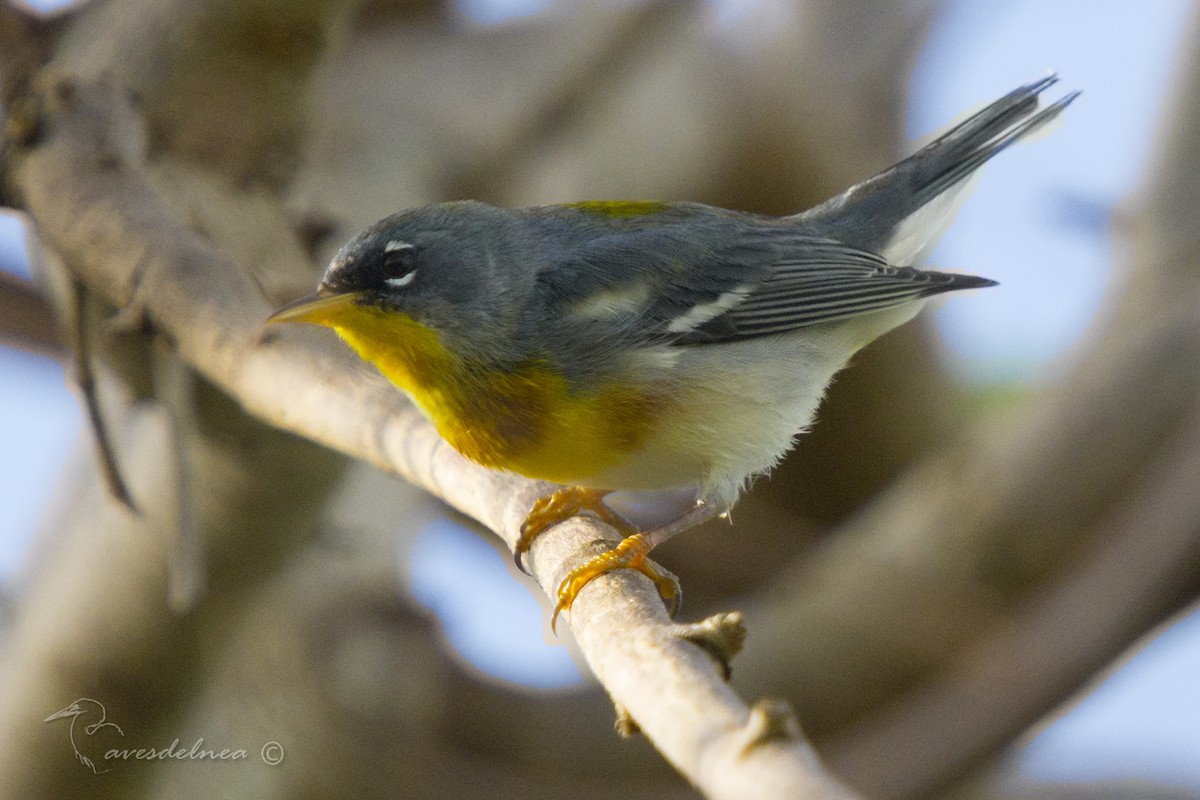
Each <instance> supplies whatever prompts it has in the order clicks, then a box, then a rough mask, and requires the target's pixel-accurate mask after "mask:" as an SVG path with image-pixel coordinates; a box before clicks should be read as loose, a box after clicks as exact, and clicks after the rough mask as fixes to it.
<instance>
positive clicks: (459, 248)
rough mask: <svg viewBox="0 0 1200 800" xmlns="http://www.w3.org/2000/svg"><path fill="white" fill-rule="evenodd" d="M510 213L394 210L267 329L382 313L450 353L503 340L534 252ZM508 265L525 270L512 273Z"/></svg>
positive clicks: (362, 319)
mask: <svg viewBox="0 0 1200 800" xmlns="http://www.w3.org/2000/svg"><path fill="white" fill-rule="evenodd" d="M528 236H529V234H528V233H527V232H526V231H525V229H524V227H523V226H521V225H520V223H519V222H518V221H517V220H516V218H515V217H514V216H513V215H512V214H511V212H508V211H504V210H501V209H497V208H493V207H491V206H488V205H485V204H483V203H475V202H457V203H442V204H438V205H432V206H423V207H421V208H416V209H412V210H409V211H402V212H400V213H398V214H394V215H392V216H390V217H387V218H385V219H383V220H380V221H379V222H377V223H375V224H374V225H371V226H370V227H368V228H366V229H364V230H362V231H360V232H359V233H358V234H356V235H355V236H354V237H353V238H352V239H350V241H349V242H347V243H346V244H345V245H344V246H343V247H342V248H341V249H340V250H339V251H338V252H337V254H336V255H335V256H334V257H333V260H332V261H331V262H330V264H329V266H328V267H327V268H326V270H325V274H324V275H323V276H322V278H321V282H320V285H319V286H318V288H317V291H316V293H314V294H312V295H309V296H308V297H303V298H301V299H299V300H297V301H295V302H293V303H289V304H288V305H286V306H284V307H283V308H281V309H279V310H278V311H276V312H275V313H274V314H273V315H272V316H271V317H270V318H269V321H271V322H310V323H315V324H318V325H326V326H329V327H334V328H338V327H346V328H352V327H355V326H356V325H358V324H367V323H366V321H367V320H369V319H371V318H372V317H373V316H375V312H379V311H383V312H386V313H388V314H391V315H399V316H402V317H406V318H410V319H411V320H413V321H415V322H417V323H419V324H420V325H422V326H424V327H426V328H429V329H431V330H433V331H435V332H436V333H437V334H438V335H439V336H440V337H441V338H443V339H445V340H447V343H448V344H451V345H453V348H454V349H455V350H456V351H458V352H463V351H464V350H466V351H470V350H471V349H472V348H473V347H474V346H476V345H478V344H479V343H480V342H481V341H487V340H489V339H490V340H492V341H493V342H494V341H496V339H497V338H503V337H504V336H505V335H506V334H508V333H510V332H511V331H512V330H513V329H514V327H515V325H516V322H517V320H516V314H515V311H516V309H517V308H519V303H518V304H514V303H513V302H506V298H507V297H508V296H511V295H512V294H514V293H522V294H523V293H524V292H526V291H528V289H529V288H530V287H531V286H532V284H533V279H534V277H535V274H536V270H535V268H534V267H533V266H531V265H529V261H530V259H533V258H537V257H538V253H537V250H536V245H535V243H533V242H531V241H530V240H529V238H528ZM514 265H520V266H522V267H527V268H524V269H520V268H519V269H513V268H512V267H513V266H514Z"/></svg>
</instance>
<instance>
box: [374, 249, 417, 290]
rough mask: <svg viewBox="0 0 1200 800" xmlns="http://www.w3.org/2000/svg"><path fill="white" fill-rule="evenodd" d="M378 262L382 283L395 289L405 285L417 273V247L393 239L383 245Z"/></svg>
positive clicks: (410, 281)
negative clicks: (380, 268)
mask: <svg viewBox="0 0 1200 800" xmlns="http://www.w3.org/2000/svg"><path fill="white" fill-rule="evenodd" d="M380 263H381V264H382V272H383V282H384V283H386V284H387V285H388V286H391V287H394V288H397V289H398V288H401V287H404V286H407V285H408V284H410V283H412V281H413V278H415V277H416V274H417V248H416V247H414V246H413V245H411V244H409V243H408V242H401V241H397V240H394V239H393V240H392V241H390V242H388V243H387V244H386V245H384V247H383V257H382V259H380Z"/></svg>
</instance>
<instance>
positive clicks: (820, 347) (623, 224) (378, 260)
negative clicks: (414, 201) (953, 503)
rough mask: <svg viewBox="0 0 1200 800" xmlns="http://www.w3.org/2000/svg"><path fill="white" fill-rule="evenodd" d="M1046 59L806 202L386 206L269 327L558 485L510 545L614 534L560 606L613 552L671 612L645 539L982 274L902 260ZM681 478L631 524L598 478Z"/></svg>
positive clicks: (672, 526) (1045, 112) (734, 478)
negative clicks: (993, 96) (359, 363)
mask: <svg viewBox="0 0 1200 800" xmlns="http://www.w3.org/2000/svg"><path fill="white" fill-rule="evenodd" d="M1055 80H1056V78H1055V77H1054V76H1053V75H1051V76H1048V77H1046V78H1043V79H1041V80H1038V81H1035V82H1033V83H1030V84H1028V85H1026V86H1022V87H1020V88H1018V89H1016V90H1015V91H1013V92H1010V93H1009V94H1007V95H1005V96H1004V97H1002V98H1000V99H999V100H997V101H995V102H994V103H992V104H991V105H989V106H987V107H986V108H984V109H983V110H982V111H979V112H978V113H976V114H974V115H973V116H971V117H969V118H968V119H966V120H965V121H964V122H962V123H960V124H958V125H956V126H955V127H953V128H952V129H951V130H950V131H948V132H947V133H945V134H944V135H942V136H941V137H939V138H937V139H936V140H935V141H933V142H932V143H931V144H929V145H928V146H926V147H925V148H923V149H922V150H920V151H919V152H917V153H916V154H915V155H913V156H910V157H909V158H907V159H905V160H903V161H901V162H900V163H899V164H896V165H895V166H893V167H892V168H890V169H888V170H886V171H885V172H882V173H880V174H879V175H876V176H875V177H873V178H871V179H869V180H867V181H865V182H863V183H860V184H858V185H857V186H854V187H853V188H851V189H850V190H848V191H846V192H845V193H843V194H841V195H838V196H837V197H834V198H832V199H830V200H828V201H826V202H824V203H822V204H821V205H818V206H816V207H815V208H812V209H810V210H808V211H805V212H802V213H800V214H796V215H793V216H786V217H768V216H761V215H758V214H749V213H743V212H739V211H729V210H725V209H721V208H714V207H711V206H706V205H701V204H699V203H664V202H653V201H650V202H642V201H619V202H580V203H567V204H565V205H552V206H538V207H534V208H523V209H515V210H508V209H501V208H495V207H492V206H489V205H485V204H483V203H477V202H454V203H442V204H438V205H430V206H424V207H421V208H416V209H412V210H408V211H402V212H400V213H397V214H393V215H392V216H390V217H387V218H385V219H383V220H381V221H379V222H377V223H375V224H374V225H372V226H370V227H369V228H367V229H365V230H363V231H362V232H360V233H358V234H357V235H355V236H354V238H352V239H351V240H350V241H349V242H348V243H347V244H346V245H345V246H344V247H342V248H341V250H340V251H338V253H337V255H336V256H334V258H333V261H332V262H331V263H330V265H329V267H328V268H327V269H326V271H325V274H324V276H323V277H322V278H321V282H320V286H319V288H318V289H317V292H316V294H314V295H311V296H309V297H305V298H302V299H300V300H297V301H296V302H294V303H291V304H289V305H287V306H285V307H284V308H282V309H280V310H279V311H278V312H276V313H275V314H274V315H273V316H272V317H271V320H272V321H299V322H311V323H316V324H320V325H326V326H329V327H331V328H333V329H334V330H335V331H337V333H338V334H339V335H340V336H341V337H342V338H343V339H345V340H346V342H348V343H349V344H350V346H351V347H352V348H354V350H355V351H357V353H358V354H359V355H360V356H361V357H362V358H364V359H366V360H367V361H369V362H371V363H373V364H374V365H375V366H376V367H378V368H379V370H380V371H381V372H382V373H383V374H384V375H385V376H387V377H388V378H389V379H390V380H391V381H392V382H393V383H394V384H396V385H397V386H398V387H399V388H401V389H402V390H404V391H405V392H406V393H407V394H408V395H409V396H410V397H411V398H412V400H413V401H414V402H415V403H416V405H417V407H418V408H420V409H421V411H423V412H424V414H425V415H426V416H427V417H428V418H429V419H430V420H431V421H432V422H433V424H434V425H435V426H436V427H437V429H438V431H439V432H440V434H441V435H442V436H443V437H444V438H445V439H446V441H448V442H449V443H450V444H451V445H453V446H454V447H455V448H456V449H457V450H458V451H459V452H460V453H462V454H463V455H464V456H466V457H467V458H469V459H471V460H473V461H476V462H478V463H479V464H482V465H484V466H487V467H492V468H496V469H502V470H509V471H512V472H516V473H519V474H522V475H526V476H529V477H532V478H539V479H543V480H549V481H553V482H556V483H560V484H564V485H565V487H566V488H564V489H562V490H560V491H558V492H555V493H554V494H552V495H550V496H548V497H545V498H542V500H540V501H539V502H538V503H537V504H536V505H535V507H534V509H533V510H532V511H531V513H530V516H529V518H528V520H527V521H526V523H525V527H524V529H523V531H522V539H521V542H520V544H519V546H518V548H517V559H518V564H520V557H521V554H522V553H523V552H524V551H526V550H527V549H528V548H529V545H530V543H531V542H532V540H533V538H534V537H535V536H537V534H538V533H540V532H541V531H542V530H544V529H546V528H547V527H549V526H550V525H552V524H555V523H557V522H559V521H562V520H563V519H566V518H567V517H569V516H572V515H573V514H575V513H578V512H580V511H583V510H587V511H590V512H591V513H593V514H596V515H597V516H599V517H600V518H601V519H603V520H604V521H606V522H609V523H610V524H613V525H614V526H616V527H617V528H618V529H619V530H620V531H621V532H622V533H623V534H624V535H625V536H626V538H625V539H624V540H623V541H622V542H621V543H620V544H619V545H617V546H616V547H615V548H614V549H612V550H610V551H609V552H607V553H605V554H603V555H601V556H599V557H597V558H595V559H593V560H592V561H589V562H587V563H586V564H584V565H582V566H580V567H578V568H577V569H575V570H574V571H572V572H571V573H570V574H569V575H568V576H567V577H566V578H565V579H564V580H563V582H562V584H561V586H560V587H559V593H558V606H557V607H556V609H555V618H557V615H558V613H559V611H561V610H563V609H568V608H570V606H571V603H572V602H573V601H574V598H575V596H576V594H578V592H579V591H580V589H582V587H583V586H584V585H585V584H587V583H588V582H589V581H591V580H592V579H593V578H595V577H597V576H598V575H601V574H603V573H605V572H607V571H609V570H612V569H616V568H620V567H630V568H633V569H637V570H639V571H641V572H642V573H643V574H646V575H647V576H648V577H650V578H651V579H652V580H653V581H655V583H656V584H657V585H658V587H659V591H660V593H661V594H662V596H663V598H664V600H666V601H667V602H668V605H670V606H672V611H673V610H674V607H675V605H677V602H678V597H679V587H678V584H677V583H676V582H675V580H674V579H673V578H671V577H669V576H668V575H665V574H664V573H662V572H660V571H659V570H657V569H656V568H655V567H654V566H653V565H652V564H651V563H650V562H649V561H648V560H647V558H646V554H647V553H648V552H649V551H650V549H651V548H653V547H654V546H655V545H657V544H660V543H661V542H663V541H665V540H666V539H668V538H669V537H671V536H673V535H674V534H675V533H678V532H679V531H681V530H683V529H685V528H687V527H690V526H691V525H694V524H696V523H697V522H699V521H701V520H703V519H706V518H708V517H711V516H713V515H716V514H722V513H725V512H727V511H728V510H729V509H730V508H731V507H732V506H733V504H734V502H735V501H736V500H737V498H738V495H739V494H740V493H741V491H742V490H743V488H744V487H745V486H746V485H747V483H748V482H749V481H750V480H751V479H752V478H753V477H754V476H756V475H760V474H763V473H765V472H767V471H768V470H770V469H771V467H772V466H774V464H775V463H776V462H777V461H778V460H779V459H780V458H781V457H782V456H783V455H784V453H786V452H787V450H788V449H789V448H790V447H791V444H792V441H793V439H794V437H795V436H796V435H797V434H798V433H799V432H800V431H802V430H803V429H804V428H805V427H806V426H808V425H809V424H810V423H811V422H812V420H813V416H814V414H815V412H816V409H817V405H818V403H819V402H820V400H821V396H822V394H823V393H824V391H825V388H826V386H827V385H828V383H829V381H830V379H831V378H832V377H833V374H834V373H835V372H837V371H838V370H839V369H841V367H842V366H843V365H845V363H846V362H847V360H848V359H849V358H850V356H851V355H852V354H853V353H854V352H855V351H857V350H858V349H859V348H861V347H863V346H864V345H866V344H867V343H868V342H870V341H871V340H872V339H875V338H876V337H877V336H879V335H881V334H883V333H885V332H886V331H888V330H891V329H892V328H894V327H896V326H897V325H899V324H901V323H903V322H905V321H907V320H909V319H911V318H912V317H913V316H914V315H915V314H916V313H917V312H918V311H919V310H920V308H921V306H922V305H923V304H924V303H925V301H926V300H927V299H928V298H930V297H932V296H933V295H938V294H942V293H944V292H950V291H955V290H958V289H973V288H978V287H983V286H991V285H993V284H994V281H990V280H987V279H985V278H979V277H974V276H971V275H961V274H949V273H944V272H933V271H928V270H920V269H916V268H914V267H912V266H911V262H912V260H913V258H914V257H915V256H916V255H917V254H918V252H919V251H921V250H922V249H923V248H924V247H925V246H926V245H927V244H928V243H929V242H930V240H931V239H932V238H933V237H934V236H935V235H936V234H937V233H938V232H939V231H940V229H941V227H942V225H943V224H944V223H945V222H946V221H947V219H948V217H949V215H950V214H951V212H952V211H953V209H954V206H955V203H954V199H955V195H957V194H959V193H960V191H961V190H962V189H963V188H964V186H965V184H966V183H967V181H968V179H969V178H970V177H971V175H972V174H973V173H974V172H975V171H976V170H977V169H978V168H979V167H980V166H982V165H983V163H984V162H985V161H987V160H988V159H989V158H991V157H992V156H994V155H995V154H996V153H998V152H999V151H1000V150H1002V149H1003V148H1005V147H1006V146H1008V145H1009V144H1012V143H1013V142H1015V141H1017V140H1018V139H1020V138H1022V137H1023V136H1026V135H1027V134H1029V133H1032V132H1033V131H1035V130H1037V129H1038V128H1039V127H1041V126H1043V125H1044V124H1046V123H1047V122H1049V121H1050V120H1052V119H1053V118H1055V117H1056V116H1057V115H1058V114H1059V113H1060V112H1061V111H1062V110H1063V109H1064V108H1065V107H1066V106H1067V104H1069V103H1070V102H1071V101H1072V100H1073V99H1074V98H1075V97H1076V96H1077V95H1078V92H1073V93H1071V94H1068V95H1066V96H1065V97H1063V98H1062V99H1060V100H1058V101H1057V102H1055V103H1053V104H1051V105H1048V106H1046V107H1044V108H1042V109H1040V110H1039V103H1038V95H1039V93H1040V92H1042V91H1043V90H1044V89H1046V88H1047V87H1048V86H1050V85H1051V84H1053V83H1054V82H1055ZM681 486H690V487H695V489H696V504H695V506H694V507H692V508H691V509H690V510H688V511H687V512H685V513H684V514H683V515H682V516H680V517H679V518H678V519H676V520H674V521H672V522H669V523H667V524H666V525H663V526H661V527H657V528H654V529H651V530H647V531H639V530H637V529H636V528H635V527H634V526H633V525H632V524H630V523H628V522H626V521H625V520H624V519H623V518H621V517H620V516H619V515H617V514H616V513H615V512H613V511H612V510H611V509H610V508H609V507H608V506H607V505H605V503H604V502H603V498H604V496H605V495H606V494H607V493H609V492H610V491H614V490H633V491H652V490H660V489H668V488H673V487H681Z"/></svg>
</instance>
